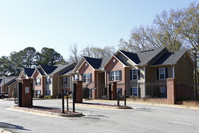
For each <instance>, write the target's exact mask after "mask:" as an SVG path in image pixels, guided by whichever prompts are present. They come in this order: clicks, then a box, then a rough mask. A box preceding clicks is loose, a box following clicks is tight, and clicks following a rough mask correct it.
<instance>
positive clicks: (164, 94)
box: [160, 86, 167, 98]
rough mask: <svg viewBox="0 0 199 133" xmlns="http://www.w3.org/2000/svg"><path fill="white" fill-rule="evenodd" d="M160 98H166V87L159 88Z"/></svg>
mask: <svg viewBox="0 0 199 133" xmlns="http://www.w3.org/2000/svg"><path fill="white" fill-rule="evenodd" d="M160 94H161V96H160V97H163V98H166V97H167V87H166V86H161V87H160Z"/></svg>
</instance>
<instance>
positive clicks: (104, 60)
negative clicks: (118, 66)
mask: <svg viewBox="0 0 199 133" xmlns="http://www.w3.org/2000/svg"><path fill="white" fill-rule="evenodd" d="M111 58H112V56H106V57H104V58H103V59H102V63H101V67H100V68H103V67H104V66H105V65H106V63H107V62H108V61H109V60H110V59H111Z"/></svg>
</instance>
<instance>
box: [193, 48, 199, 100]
mask: <svg viewBox="0 0 199 133" xmlns="http://www.w3.org/2000/svg"><path fill="white" fill-rule="evenodd" d="M193 54H194V58H195V66H194V67H195V69H194V71H195V94H196V100H197V96H198V91H197V49H196V48H194V49H193Z"/></svg>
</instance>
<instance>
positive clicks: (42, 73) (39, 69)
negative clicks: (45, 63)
mask: <svg viewBox="0 0 199 133" xmlns="http://www.w3.org/2000/svg"><path fill="white" fill-rule="evenodd" d="M37 70H38V71H39V72H40V73H41V75H45V74H44V72H43V71H42V70H41V68H37Z"/></svg>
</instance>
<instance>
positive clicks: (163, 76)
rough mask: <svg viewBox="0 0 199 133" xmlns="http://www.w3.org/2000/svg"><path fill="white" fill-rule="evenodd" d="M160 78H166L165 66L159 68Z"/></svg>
mask: <svg viewBox="0 0 199 133" xmlns="http://www.w3.org/2000/svg"><path fill="white" fill-rule="evenodd" d="M159 79H165V68H159Z"/></svg>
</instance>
